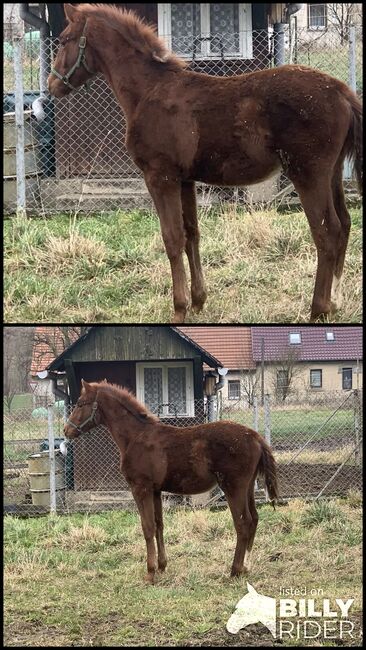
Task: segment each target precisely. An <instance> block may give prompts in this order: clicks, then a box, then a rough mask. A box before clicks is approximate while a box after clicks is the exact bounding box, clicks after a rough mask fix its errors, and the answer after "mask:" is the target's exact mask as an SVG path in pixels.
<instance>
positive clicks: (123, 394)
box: [97, 382, 158, 422]
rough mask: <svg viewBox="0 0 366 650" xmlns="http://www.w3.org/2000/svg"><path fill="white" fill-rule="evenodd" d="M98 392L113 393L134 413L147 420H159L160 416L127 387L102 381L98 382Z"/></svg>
mask: <svg viewBox="0 0 366 650" xmlns="http://www.w3.org/2000/svg"><path fill="white" fill-rule="evenodd" d="M97 386H98V392H99V391H103V392H104V391H105V392H108V393H110V394H112V395H113V397H115V398H116V399H117V400H118V402H119V403H120V404H121V405H122V406H123V407H124V408H127V409H128V410H129V411H131V413H132V414H133V415H136V414H137V415H139V416H140V417H142V418H144V419H145V420H146V422H157V421H158V418H157V417H156V416H155V415H153V414H152V413H151V411H149V409H148V408H146V406H145V405H144V404H142V403H141V402H139V401H138V399H136V397H135V396H134V395H133V394H132V393H130V391H129V390H127V388H122V386H118V384H109V383H106V382H101V383H100V384H97Z"/></svg>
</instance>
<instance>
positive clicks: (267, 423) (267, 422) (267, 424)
mask: <svg viewBox="0 0 366 650" xmlns="http://www.w3.org/2000/svg"><path fill="white" fill-rule="evenodd" d="M269 400H270V396H269V395H268V393H267V394H266V395H265V396H264V437H265V439H266V442H267V443H268V444H269V445H270V444H271V409H270V401H269Z"/></svg>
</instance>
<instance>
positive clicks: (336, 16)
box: [327, 2, 362, 45]
mask: <svg viewBox="0 0 366 650" xmlns="http://www.w3.org/2000/svg"><path fill="white" fill-rule="evenodd" d="M360 11H361V12H362V5H360V3H357V2H334V3H329V4H327V12H328V24H329V25H331V26H332V27H334V28H335V29H336V30H337V32H338V34H339V36H340V38H341V44H342V45H343V44H344V43H347V42H348V39H349V28H350V26H351V25H352V24H354V23H356V22H358V19H359V13H360Z"/></svg>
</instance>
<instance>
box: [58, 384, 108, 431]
mask: <svg viewBox="0 0 366 650" xmlns="http://www.w3.org/2000/svg"><path fill="white" fill-rule="evenodd" d="M81 384H82V389H81V393H80V397H79V399H78V401H77V402H76V405H75V407H74V409H73V410H72V412H71V414H70V417H69V418H68V420H67V421H66V423H65V426H64V434H65V436H66V438H77V437H78V436H80V435H81V434H82V433H86V432H87V431H90V429H93V427H95V426H97V425H98V424H100V422H101V413H100V407H99V405H98V401H97V393H98V384H88V383H87V382H86V381H84V380H83V379H82V380H81Z"/></svg>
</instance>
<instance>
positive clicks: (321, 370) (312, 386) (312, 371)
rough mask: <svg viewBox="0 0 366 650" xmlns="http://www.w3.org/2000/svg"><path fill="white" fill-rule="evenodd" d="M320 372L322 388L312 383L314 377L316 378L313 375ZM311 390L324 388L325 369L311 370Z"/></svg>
mask: <svg viewBox="0 0 366 650" xmlns="http://www.w3.org/2000/svg"><path fill="white" fill-rule="evenodd" d="M314 372H318V373H320V386H318V385H317V384H314V383H313V381H312V377H313V376H314V375H313V373H314ZM310 388H315V389H318V390H319V389H320V388H323V369H322V368H310Z"/></svg>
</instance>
